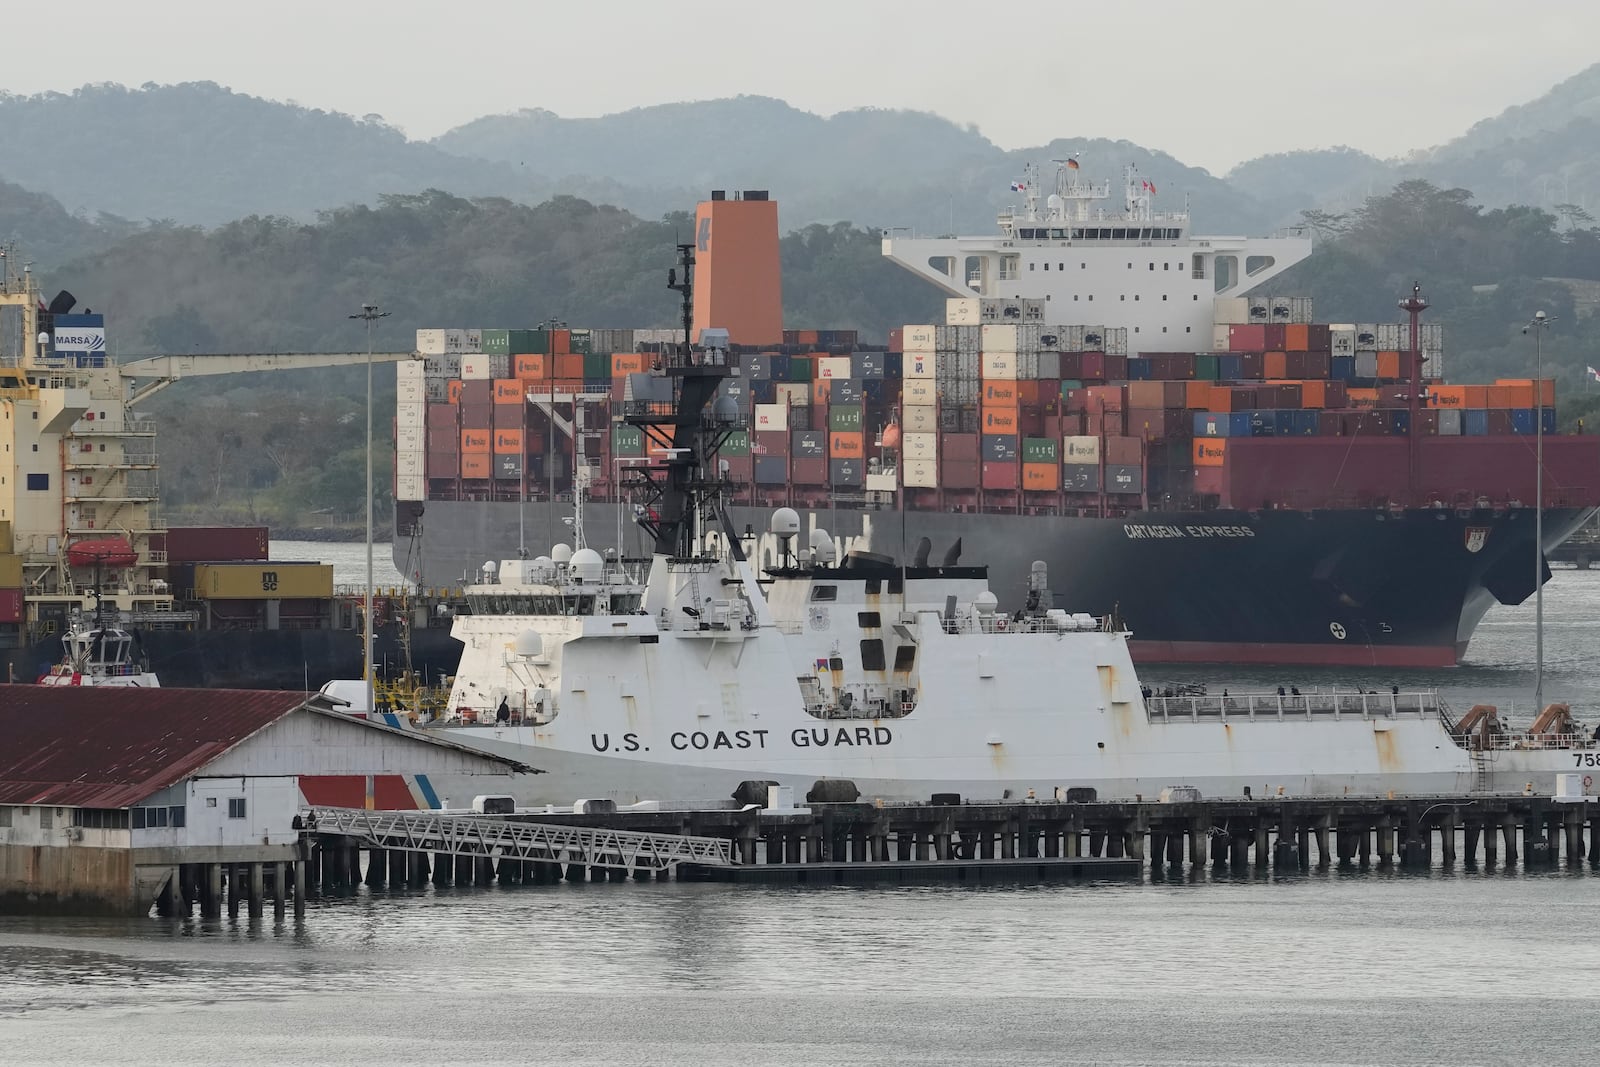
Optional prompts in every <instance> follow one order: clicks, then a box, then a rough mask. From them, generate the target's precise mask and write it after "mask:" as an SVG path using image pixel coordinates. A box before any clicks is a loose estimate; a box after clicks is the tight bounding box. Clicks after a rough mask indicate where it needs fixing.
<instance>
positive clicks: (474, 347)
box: [461, 330, 483, 352]
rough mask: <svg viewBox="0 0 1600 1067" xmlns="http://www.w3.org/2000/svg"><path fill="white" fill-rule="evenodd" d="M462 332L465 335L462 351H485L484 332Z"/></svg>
mask: <svg viewBox="0 0 1600 1067" xmlns="http://www.w3.org/2000/svg"><path fill="white" fill-rule="evenodd" d="M461 332H462V334H463V337H462V342H461V351H463V352H482V351H483V331H482V330H462V331H461Z"/></svg>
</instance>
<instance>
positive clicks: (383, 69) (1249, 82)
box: [0, 0, 1600, 173]
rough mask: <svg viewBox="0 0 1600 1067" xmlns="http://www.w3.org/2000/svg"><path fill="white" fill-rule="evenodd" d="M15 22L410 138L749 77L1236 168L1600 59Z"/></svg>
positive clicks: (135, 69)
mask: <svg viewBox="0 0 1600 1067" xmlns="http://www.w3.org/2000/svg"><path fill="white" fill-rule="evenodd" d="M246 12H248V14H246ZM4 24H5V26H6V34H5V37H6V39H7V40H9V41H11V42H12V43H13V47H11V48H8V49H7V50H6V60H5V65H4V67H3V70H4V77H3V78H0V85H3V87H4V88H5V89H7V90H9V91H10V92H13V93H33V92H40V91H44V90H70V89H73V88H76V87H77V86H79V85H82V84H84V83H87V82H107V81H110V82H121V83H124V84H128V85H140V84H143V83H145V82H150V81H154V82H178V81H202V80H204V81H215V82H219V83H221V84H223V85H226V86H229V87H231V88H233V89H235V90H237V91H239V92H245V93H251V94H254V95H258V96H264V97H269V98H272V99H279V100H294V101H296V102H298V103H300V104H303V105H305V106H308V107H319V108H325V109H328V110H334V111H344V112H348V113H351V114H355V115H365V114H369V113H377V114H381V115H383V116H384V117H385V118H386V119H387V120H388V121H389V122H391V123H393V124H395V125H397V126H399V127H400V128H402V129H404V130H405V131H406V132H407V133H408V134H409V135H410V136H412V137H414V138H428V137H432V136H435V135H437V134H439V133H441V132H443V131H444V130H446V129H449V128H450V127H451V126H454V125H457V124H459V123H462V122H465V121H467V120H469V119H472V118H475V117H477V116H479V115H483V114H492V113H498V112H505V111H513V110H516V109H518V108H524V107H542V108H547V109H549V110H551V111H554V112H556V113H558V114H561V115H565V116H592V115H602V114H606V113H609V112H613V111H620V110H626V109H628V108H631V107H638V106H641V105H646V104H652V103H661V102H665V101H675V100H685V99H704V98H708V97H720V96H732V95H736V94H740V93H749V94H761V95H767V96H775V97H780V98H782V99H785V100H787V101H789V102H790V103H791V104H793V105H795V106H796V107H800V108H803V109H805V110H808V111H815V112H819V113H822V114H832V113H833V112H836V111H840V110H845V109H849V108H854V107H864V106H876V107H895V108H916V109H920V110H925V111H933V112H936V113H938V114H940V115H944V116H946V117H947V118H950V119H953V120H956V121H958V122H962V123H975V124H976V125H977V126H978V128H979V129H980V130H981V131H982V132H983V133H984V134H985V135H986V136H987V137H989V138H990V139H991V140H993V141H995V142H996V143H998V144H1000V145H1001V146H1003V147H1005V148H1019V147H1024V146H1029V145H1036V144H1043V143H1045V142H1047V141H1049V140H1050V139H1051V138H1053V137H1056V136H1062V135H1071V136H1103V137H1114V138H1124V139H1127V140H1130V141H1134V142H1137V143H1139V144H1143V145H1145V146H1148V147H1151V148H1158V149H1163V150H1165V151H1168V152H1170V153H1172V154H1173V155H1175V156H1177V157H1178V158H1179V159H1181V160H1183V161H1184V162H1187V163H1192V164H1196V165H1200V166H1204V167H1207V168H1210V169H1211V170H1213V171H1215V172H1218V173H1220V172H1222V171H1224V170H1226V169H1227V168H1228V167H1229V166H1231V165H1232V164H1234V163H1236V162H1238V161H1240V160H1242V159H1248V158H1251V157H1253V156H1256V155H1260V154H1262V153H1265V152H1274V151H1283V150H1287V149H1294V148H1315V147H1323V146H1329V145H1336V144H1349V145H1352V146H1354V147H1357V148H1361V149H1364V150H1366V151H1369V152H1373V153H1375V154H1378V155H1394V154H1397V153H1400V152H1403V151H1405V150H1407V149H1410V148H1413V147H1419V146H1426V145H1429V144H1433V143H1437V142H1438V141H1442V140H1447V139H1449V138H1451V137H1453V136H1455V135H1457V134H1459V133H1461V132H1463V131H1464V130H1465V129H1466V128H1467V127H1468V126H1470V125H1471V124H1472V123H1474V122H1476V121H1477V120H1479V119H1481V118H1485V117H1488V116H1490V115H1493V114H1496V113H1498V112H1499V111H1500V110H1502V109H1503V108H1505V107H1506V106H1508V105H1510V104H1515V103H1521V102H1524V101H1526V100H1529V99H1532V98H1533V97H1535V96H1538V95H1539V94H1541V93H1543V92H1544V91H1545V90H1546V89H1548V88H1550V86H1551V85H1553V84H1554V83H1555V82H1557V81H1559V80H1561V79H1563V78H1566V77H1568V76H1570V75H1572V74H1574V73H1576V72H1578V71H1579V70H1582V69H1583V68H1584V67H1586V66H1588V65H1589V64H1591V63H1593V62H1595V61H1596V60H1597V59H1600V48H1597V42H1600V4H1595V3H1579V2H1551V0H1521V2H1511V0H1497V2H1492V3H1491V2H1487V0H1410V2H1407V0H1388V2H1376V0H1340V2H1333V3H1323V2H1315V3H1312V2H1305V0H1236V2H1228V0H1212V2H1207V3H1188V2H1183V0H1149V2H1146V3H1138V2H1131V3H1130V2H1127V0H1121V2H1115V3H1101V4H1097V5H1095V6H1094V7H1093V8H1092V9H1091V8H1090V7H1089V5H1087V4H1085V3H1083V2H1082V0H1049V2H1036V3H1016V2H1013V3H976V2H970V0H969V2H966V3H954V2H950V0H923V2H921V3H915V4H904V3H880V2H876V0H853V2H845V0H802V2H797V3H783V2H777V0H741V2H722V0H651V2H640V0H610V2H605V0H601V2H594V0H590V2H582V0H578V2H572V0H567V2H560V3H550V2H547V0H524V2H514V0H455V2H453V3H442V4H441V3H428V4H421V3H415V2H413V0H388V2H382V3H380V2H376V0H322V2H320V3H308V2H305V0H274V2H273V3H270V4H259V3H252V4H248V5H246V4H244V3H240V2H238V0H232V2H230V0H146V2H142V3H128V2H126V0H78V2H75V3H72V4H70V5H49V4H42V3H35V4H18V5H14V6H12V7H10V8H8V9H7V12H6V14H5V16H4ZM24 42H26V43H24Z"/></svg>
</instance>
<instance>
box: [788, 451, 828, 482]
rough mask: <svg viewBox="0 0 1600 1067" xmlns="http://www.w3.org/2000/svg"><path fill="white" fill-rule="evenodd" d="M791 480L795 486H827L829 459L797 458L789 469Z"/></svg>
mask: <svg viewBox="0 0 1600 1067" xmlns="http://www.w3.org/2000/svg"><path fill="white" fill-rule="evenodd" d="M789 479H790V481H792V482H794V484H795V485H827V484H828V460H827V458H826V457H823V458H821V459H817V458H801V457H796V458H795V459H794V461H793V462H792V463H791V464H790V467H789Z"/></svg>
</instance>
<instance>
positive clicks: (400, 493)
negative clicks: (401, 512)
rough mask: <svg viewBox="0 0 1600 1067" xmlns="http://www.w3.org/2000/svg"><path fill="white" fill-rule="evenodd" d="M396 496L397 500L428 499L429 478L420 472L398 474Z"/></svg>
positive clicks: (396, 476) (395, 482)
mask: <svg viewBox="0 0 1600 1067" xmlns="http://www.w3.org/2000/svg"><path fill="white" fill-rule="evenodd" d="M394 496H395V499H396V500H426V499H428V480H427V479H426V478H424V477H423V476H422V475H420V474H405V475H399V474H397V475H395V479H394Z"/></svg>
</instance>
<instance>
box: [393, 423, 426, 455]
mask: <svg viewBox="0 0 1600 1067" xmlns="http://www.w3.org/2000/svg"><path fill="white" fill-rule="evenodd" d="M426 433H427V431H426V430H424V429H423V428H422V427H421V426H406V425H403V424H402V425H400V426H396V427H395V429H394V450H395V454H396V455H398V454H400V453H402V452H422V451H425V450H426V449H427V447H428V442H427V437H426Z"/></svg>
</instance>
